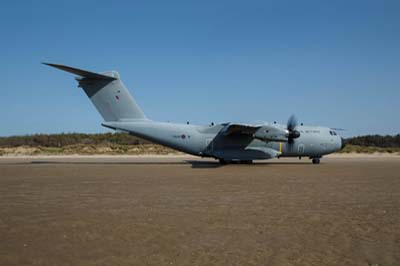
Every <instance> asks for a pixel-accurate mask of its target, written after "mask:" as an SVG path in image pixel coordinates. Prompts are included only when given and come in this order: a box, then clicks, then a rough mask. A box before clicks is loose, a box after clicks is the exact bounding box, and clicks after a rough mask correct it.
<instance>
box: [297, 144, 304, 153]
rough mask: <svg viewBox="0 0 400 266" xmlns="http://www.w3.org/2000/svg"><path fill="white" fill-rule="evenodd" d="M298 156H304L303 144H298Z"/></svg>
mask: <svg viewBox="0 0 400 266" xmlns="http://www.w3.org/2000/svg"><path fill="white" fill-rule="evenodd" d="M298 151H299V154H304V144H303V143H300V144H299V147H298Z"/></svg>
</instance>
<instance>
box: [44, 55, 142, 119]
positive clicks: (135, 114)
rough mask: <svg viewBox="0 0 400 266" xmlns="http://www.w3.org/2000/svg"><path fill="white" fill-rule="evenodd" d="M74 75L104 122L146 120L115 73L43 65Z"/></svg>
mask: <svg viewBox="0 0 400 266" xmlns="http://www.w3.org/2000/svg"><path fill="white" fill-rule="evenodd" d="M44 64H46V65H48V66H52V67H55V68H58V69H61V70H64V71H67V72H70V73H73V74H76V75H79V77H77V78H76V80H77V81H78V83H79V87H81V88H82V89H83V90H84V91H85V93H86V95H87V96H88V97H89V98H90V100H91V101H92V103H93V104H94V106H95V107H96V109H97V110H98V111H99V113H100V114H101V116H102V117H103V119H104V121H129V120H147V118H146V116H145V115H144V113H143V112H142V110H141V109H140V107H139V106H138V105H137V103H136V101H135V100H134V99H133V97H132V96H131V94H130V93H129V91H128V90H127V88H126V87H125V86H124V84H123V83H122V81H121V80H120V76H119V74H118V72H116V71H110V72H105V73H101V74H99V73H94V72H90V71H86V70H81V69H77V68H72V67H68V66H63V65H56V64H49V63H44Z"/></svg>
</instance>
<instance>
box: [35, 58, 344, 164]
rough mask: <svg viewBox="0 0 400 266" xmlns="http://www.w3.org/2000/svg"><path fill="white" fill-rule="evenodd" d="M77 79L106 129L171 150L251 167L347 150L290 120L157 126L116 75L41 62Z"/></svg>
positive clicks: (333, 136) (328, 135)
mask: <svg viewBox="0 0 400 266" xmlns="http://www.w3.org/2000/svg"><path fill="white" fill-rule="evenodd" d="M43 64H45V65H48V66H52V67H55V68H58V69H61V70H64V71H67V72H70V73H73V74H75V75H78V77H76V80H77V81H78V83H79V87H81V88H82V89H83V90H84V91H85V93H86V95H87V96H88V97H89V98H90V100H91V101H92V103H93V104H94V106H95V107H96V109H97V110H98V111H99V113H100V114H101V116H102V117H103V119H104V122H103V123H102V126H104V127H107V128H110V129H113V130H118V131H124V132H127V133H129V134H131V135H134V136H138V137H141V138H143V139H146V140H149V141H151V142H154V143H158V144H161V145H164V146H167V147H170V148H172V149H176V150H179V151H182V152H185V153H189V154H192V155H196V156H201V157H212V158H215V159H218V160H219V162H220V163H221V164H226V163H231V162H242V163H251V162H252V161H253V160H262V159H271V158H280V157H299V158H300V159H301V157H309V158H310V159H312V162H313V163H314V164H318V163H319V162H320V158H322V156H323V155H326V154H329V153H333V152H336V151H338V150H340V149H342V148H343V147H344V142H343V139H342V138H341V137H340V136H339V135H338V134H337V133H336V131H335V130H334V129H331V128H327V127H319V126H305V125H303V124H300V125H298V124H297V120H296V118H295V117H294V116H291V117H290V118H289V120H288V122H287V125H280V124H277V123H275V122H274V123H262V124H242V123H223V124H216V125H214V124H211V125H206V126H199V125H191V124H174V123H164V122H155V121H152V120H150V119H148V118H147V117H146V116H145V115H144V113H143V111H142V110H141V109H140V107H139V106H138V105H137V103H136V102H135V100H134V99H133V97H132V96H131V94H130V93H129V91H128V90H127V89H126V87H125V86H124V84H123V83H122V81H121V79H120V76H119V74H118V72H116V71H109V72H104V73H95V72H91V71H86V70H82V69H77V68H72V67H69V66H64V65H58V64H50V63H43Z"/></svg>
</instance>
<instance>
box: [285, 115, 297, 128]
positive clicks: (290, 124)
mask: <svg viewBox="0 0 400 266" xmlns="http://www.w3.org/2000/svg"><path fill="white" fill-rule="evenodd" d="M296 126H297V119H296V117H295V116H294V115H291V116H290V117H289V119H288V121H287V129H288V130H289V131H293V130H294V129H295V128H296Z"/></svg>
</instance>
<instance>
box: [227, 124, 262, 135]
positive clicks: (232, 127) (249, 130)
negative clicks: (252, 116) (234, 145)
mask: <svg viewBox="0 0 400 266" xmlns="http://www.w3.org/2000/svg"><path fill="white" fill-rule="evenodd" d="M261 127H262V126H257V125H248V124H238V123H228V124H226V126H225V127H224V128H222V130H221V133H222V134H223V135H224V136H228V135H234V134H241V135H253V134H254V133H256V132H257V130H259V129H260V128H261Z"/></svg>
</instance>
